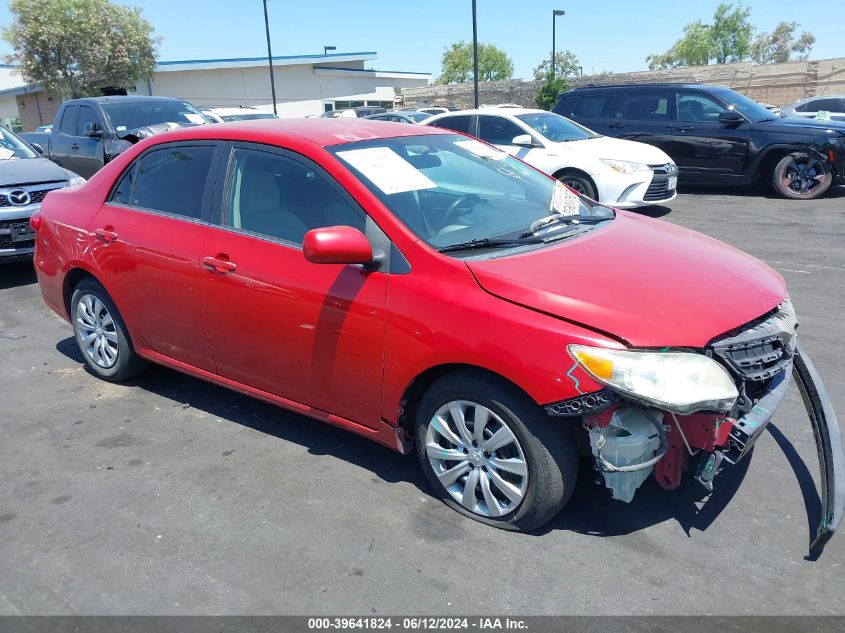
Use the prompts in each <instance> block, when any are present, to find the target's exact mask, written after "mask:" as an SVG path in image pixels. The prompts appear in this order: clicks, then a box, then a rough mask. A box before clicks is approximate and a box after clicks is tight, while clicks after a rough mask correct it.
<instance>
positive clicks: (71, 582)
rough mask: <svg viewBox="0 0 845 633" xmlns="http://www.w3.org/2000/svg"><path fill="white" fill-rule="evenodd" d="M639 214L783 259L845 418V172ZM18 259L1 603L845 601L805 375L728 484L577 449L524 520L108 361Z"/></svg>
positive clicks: (145, 607)
mask: <svg viewBox="0 0 845 633" xmlns="http://www.w3.org/2000/svg"><path fill="white" fill-rule="evenodd" d="M644 213H645V214H648V215H652V216H655V217H662V218H663V219H665V220H668V221H670V222H675V223H678V224H681V225H684V226H688V227H690V228H693V229H696V230H699V231H702V232H704V233H706V234H708V235H711V236H713V237H715V238H717V239H720V240H723V241H725V242H728V243H729V244H732V245H734V246H736V247H737V248H740V249H742V250H745V251H748V252H750V253H751V254H753V255H755V256H756V257H758V258H760V259H762V260H764V261H765V262H767V263H768V264H769V265H771V266H773V267H774V268H776V269H777V270H779V271H780V272H781V274H782V275H783V276H784V278H785V279H786V281H787V283H788V284H789V287H790V292H791V295H792V298H793V301H794V303H795V306H796V309H797V311H798V315H799V319H800V323H801V326H800V330H799V331H800V333H801V334H800V335H801V340H802V342H803V345H804V346H805V349H806V350H807V351H808V352H809V354H810V355H811V357H812V358H813V360H814V361H815V363H816V366H817V367H818V369H819V371H820V372H821V373H822V375H823V376H824V377H825V379H826V382H827V386H828V389H829V392H830V395H831V397H832V399H833V402H834V405H835V406H836V408H837V410H838V411H839V412H840V420H842V418H843V417H845V386H843V381H842V379H841V371H842V367H843V363H842V356H843V354H845V345H844V344H843V341H845V317H844V316H843V309H844V308H845V287H843V286H845V248H843V238H844V237H845V188H843V187H840V188H838V189H837V190H836V191H833V192H831V194H829V195H828V196H827V197H825V198H823V199H821V200H817V201H810V202H801V201H797V202H794V201H788V200H781V199H777V198H774V197H773V196H771V195H770V194H769V193H768V192H767V191H755V192H752V193H750V194H749V193H742V192H738V191H737V192H734V191H717V190H712V189H711V190H708V189H701V190H693V191H685V192H683V193H682V194H681V195H679V196H678V198H677V199H676V200H675V201H673V202H672V203H670V204H669V205H667V207H658V208H651V209H647V210H645V211H644ZM640 248H648V245H645V244H642V245H639V244H632V245H631V254H630V256H631V257H632V258H635V257H636V256H637V250H638V249H640ZM666 265H667V266H671V265H672V262H666ZM2 266H3V268H2V274H0V353H2V358H3V362H2V364H0V394H2V396H0V397H2V405H0V481H2V486H0V570H2V573H0V614H76V613H80V614H200V613H202V614H275V613H282V614H283V613H291V614H292V613H296V614H331V613H345V614H353V613H354V614H464V615H467V614H487V613H494V614H523V615H525V614H527V615H533V614H831V613H836V614H845V562H843V561H845V534H839V535H836V536H835V537H834V538H833V540H832V541H831V543H830V544H829V545H828V548H827V550H826V551H825V553H824V555H823V556H822V558H821V559H820V560H819V561H817V562H809V561H807V560H805V559H804V556H805V555H806V552H807V543H808V539H809V536H810V533H809V529H810V525H811V524H812V525H813V527H814V526H815V523H816V521H817V519H818V516H819V512H820V502H819V499H818V495H817V493H816V491H815V483H814V482H815V481H816V480H817V478H818V465H817V461H816V454H815V443H814V440H813V434H812V431H811V429H810V426H809V422H808V420H807V416H806V414H805V412H804V409H803V405H802V403H801V400H800V396H799V395H798V392H797V390H796V389H795V387H794V386H793V387H792V388H791V390H790V392H789V395H788V396H787V400H786V401H785V403H784V405H783V406H782V408H781V409H780V410H779V411H778V414H777V415H776V417H775V421H774V423H773V424H772V425H771V426H770V427H769V428H770V432H768V433H766V434H765V435H764V436H763V437H762V438H761V440H760V442H759V443H758V445H757V447H756V448H755V450H754V453H753V455H752V456H751V459H746V460H745V461H744V462H743V463H741V464H740V465H738V466H737V467H734V468H733V469H730V470H725V471H723V472H722V474H721V475H720V476H719V477H718V478H717V482H716V486H717V489H716V491H715V492H714V494H713V495H712V496H711V497H709V498H707V497H706V496H705V495H704V491H703V489H702V488H701V487H700V486H699V485H698V484H695V483H694V482H689V481H688V482H685V484H684V485H682V487H681V488H680V489H679V490H677V491H675V492H666V491H664V490H662V489H661V488H659V487H658V486H657V485H656V484H655V483H654V482H653V481H652V480H651V479H649V480H648V482H647V483H646V484H645V485H644V486H643V488H642V489H641V490H640V491H639V492H638V494H637V496H636V497H635V499H634V501H633V502H632V503H631V504H628V505H626V504H623V503H620V502H617V501H612V500H611V499H610V493H609V492H608V491H607V490H606V489H604V488H603V487H599V486H596V485H594V484H593V482H592V479H593V474H592V472H591V471H590V470H589V468H582V470H581V479H580V482H579V486H578V489H577V490H576V493H575V496H574V498H573V500H572V502H571V503H570V505H569V506H568V507H567V508H566V509H565V510H564V512H563V513H562V514H561V515H560V516H559V517H558V518H557V519H555V520H554V521H553V522H552V523H551V524H550V525H549V526H547V527H546V528H544V529H542V530H541V531H540V532H539V533H536V534H512V533H506V532H502V531H497V530H494V529H492V528H489V527H485V526H483V525H481V524H479V523H476V522H473V521H470V520H468V519H465V518H463V517H462V516H460V515H459V514H457V513H456V512H454V511H452V510H450V509H448V508H447V507H446V506H444V505H442V504H441V503H440V502H439V501H437V500H435V499H434V498H432V497H431V496H430V495H429V492H428V489H427V486H426V484H425V481H424V479H423V476H422V473H421V472H420V471H419V468H418V466H417V463H416V461H415V457H414V456H407V457H403V456H400V455H398V454H396V453H393V452H391V451H389V450H387V449H385V448H381V447H380V446H378V445H376V444H372V443H370V442H368V441H367V440H364V439H362V438H359V437H356V436H354V435H352V434H349V433H345V432H343V431H340V430H338V429H335V428H332V427H329V426H326V425H323V424H321V423H318V422H316V421H313V420H310V419H308V418H304V417H301V416H298V415H295V414H291V413H288V412H286V411H283V410H280V409H277V408H274V407H272V406H269V405H266V404H263V403H261V402H258V401H256V400H252V399H250V398H247V397H244V396H240V395H237V394H234V393H232V392H229V391H226V390H224V389H221V388H218V387H214V386H212V385H209V384H206V383H204V382H201V381H199V380H195V379H193V378H189V377H186V376H183V375H181V374H178V373H175V372H173V371H170V370H166V369H162V368H153V369H152V370H151V371H149V372H148V373H147V374H145V375H144V376H142V377H140V378H139V379H137V380H135V381H132V382H130V383H127V384H122V385H113V384H109V383H105V382H102V381H100V380H97V379H96V378H94V377H93V376H92V375H91V374H89V373H88V372H86V371H85V370H84V369H83V365H82V359H81V357H80V355H79V353H78V351H77V348H76V345H75V343H74V340H73V338H72V332H71V328H70V326H69V325H68V324H66V323H65V322H64V321H62V320H61V319H59V318H58V317H57V316H55V315H54V314H53V313H52V312H50V311H49V310H48V309H47V308H46V307H45V306H44V305H43V304H42V302H41V299H40V295H39V292H38V287H37V284H35V278H34V274H33V273H32V268H31V266H30V265H28V264H9V265H2ZM669 309H671V306H669ZM843 421H845V420H843Z"/></svg>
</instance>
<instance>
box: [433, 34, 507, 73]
mask: <svg viewBox="0 0 845 633" xmlns="http://www.w3.org/2000/svg"><path fill="white" fill-rule="evenodd" d="M511 77H513V62H512V61H511V58H510V57H508V56H507V53H505V52H504V51H503V50H501V49H500V48H498V47H497V46H494V45H493V44H479V45H478V80H479V81H495V80H499V79H510V78H511ZM469 81H472V42H464V41H463V40H461V41H460V42H455V43H454V44H452V45H451V46H449V47H448V48H446V49H445V50H444V51H443V59H442V61H441V69H440V76H439V77H438V78H437V83H439V84H454V83H459V84H462V83H466V82H469Z"/></svg>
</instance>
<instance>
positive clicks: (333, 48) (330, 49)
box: [323, 46, 337, 55]
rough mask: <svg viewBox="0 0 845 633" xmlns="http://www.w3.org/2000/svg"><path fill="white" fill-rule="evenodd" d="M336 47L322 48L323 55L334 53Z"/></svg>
mask: <svg viewBox="0 0 845 633" xmlns="http://www.w3.org/2000/svg"><path fill="white" fill-rule="evenodd" d="M336 50H337V46H324V47H323V55H327V54H328V52H329V51H336Z"/></svg>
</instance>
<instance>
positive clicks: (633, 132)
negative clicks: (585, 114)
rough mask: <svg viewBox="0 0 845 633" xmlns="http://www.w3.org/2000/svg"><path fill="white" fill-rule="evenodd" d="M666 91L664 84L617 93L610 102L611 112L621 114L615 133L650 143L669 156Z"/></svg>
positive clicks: (670, 127) (669, 119) (670, 128)
mask: <svg viewBox="0 0 845 633" xmlns="http://www.w3.org/2000/svg"><path fill="white" fill-rule="evenodd" d="M670 94H671V93H670V91H669V89H668V88H640V89H637V88H636V87H634V88H632V90H631V91H630V92H626V93H624V94H622V95H620V97H621V98H620V99H618V100H617V101H616V103H614V109H615V112H616V113H618V114H619V115H621V116H620V118H619V119H618V123H619V127H618V128H617V132H618V133H617V134H616V136H618V137H619V138H624V139H627V140H629V141H640V142H642V143H648V144H649V145H654V146H655V147H659V148H660V149H662V150H663V151H664V152H666V153H667V154H669V156H672V151H671V150H672V140H673V136H672V133H673V127H674V126H673V121H672V112H671V101H670ZM596 131H597V132H601V130H596ZM672 158H674V156H672Z"/></svg>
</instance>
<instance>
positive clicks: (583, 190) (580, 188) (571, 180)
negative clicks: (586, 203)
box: [557, 172, 598, 200]
mask: <svg viewBox="0 0 845 633" xmlns="http://www.w3.org/2000/svg"><path fill="white" fill-rule="evenodd" d="M557 179H558V180H560V181H561V182H562V183H563V184H565V185H566V186H567V187H569V188H570V189H573V190H574V191H576V192H577V193H580V194H581V195H582V196H586V197H587V198H590V200H598V198H596V188H595V187H594V186H593V183H592V182H591V181H590V179H589V178H587V176H585V175H584V174H579V173H578V172H563V173H562V174H559V175H558V176H557Z"/></svg>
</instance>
